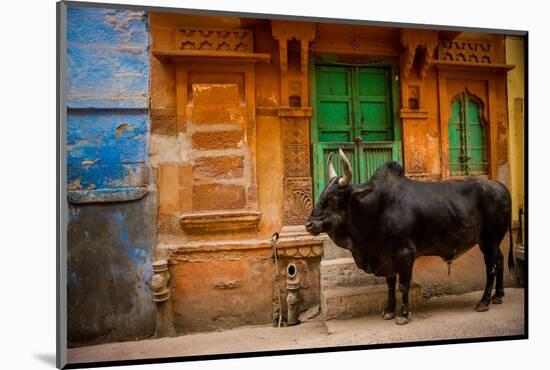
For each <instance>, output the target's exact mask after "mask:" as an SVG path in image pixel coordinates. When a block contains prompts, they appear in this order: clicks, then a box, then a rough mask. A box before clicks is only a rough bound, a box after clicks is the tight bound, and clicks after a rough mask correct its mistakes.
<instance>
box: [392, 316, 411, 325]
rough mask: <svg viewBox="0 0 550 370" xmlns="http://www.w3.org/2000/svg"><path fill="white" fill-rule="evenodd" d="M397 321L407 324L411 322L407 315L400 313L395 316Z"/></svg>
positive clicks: (397, 322) (398, 323) (399, 323)
mask: <svg viewBox="0 0 550 370" xmlns="http://www.w3.org/2000/svg"><path fill="white" fill-rule="evenodd" d="M395 323H396V324H397V325H405V324H408V323H409V319H408V318H407V317H405V316H402V315H399V316H397V317H396V318H395Z"/></svg>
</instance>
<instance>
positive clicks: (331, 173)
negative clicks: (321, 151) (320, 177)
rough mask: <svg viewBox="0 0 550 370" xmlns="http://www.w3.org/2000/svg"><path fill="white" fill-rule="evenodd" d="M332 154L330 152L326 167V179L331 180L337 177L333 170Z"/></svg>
mask: <svg viewBox="0 0 550 370" xmlns="http://www.w3.org/2000/svg"><path fill="white" fill-rule="evenodd" d="M333 154H334V153H333V152H330V154H329V155H328V159H327V166H328V178H329V179H333V178H335V177H338V174H337V173H336V170H335V169H334V165H333V164H332V155H333Z"/></svg>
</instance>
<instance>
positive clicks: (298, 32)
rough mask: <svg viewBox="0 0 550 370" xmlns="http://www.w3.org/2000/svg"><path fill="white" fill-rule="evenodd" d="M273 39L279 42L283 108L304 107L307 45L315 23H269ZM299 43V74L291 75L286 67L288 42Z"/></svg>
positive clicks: (306, 103) (273, 21) (305, 102)
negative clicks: (295, 41)
mask: <svg viewBox="0 0 550 370" xmlns="http://www.w3.org/2000/svg"><path fill="white" fill-rule="evenodd" d="M271 32H272V35H273V37H274V38H275V39H276V40H278V41H279V64H280V70H281V101H282V104H281V105H283V106H289V105H291V106H296V107H304V106H307V105H308V91H307V84H308V81H307V66H308V55H309V44H310V42H312V41H313V39H314V38H315V23H307V22H291V21H278V20H272V21H271ZM290 40H297V41H298V42H299V43H300V66H299V73H297V74H296V73H291V72H290V71H289V66H288V41H290Z"/></svg>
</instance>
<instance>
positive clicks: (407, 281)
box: [395, 256, 414, 325]
mask: <svg viewBox="0 0 550 370" xmlns="http://www.w3.org/2000/svg"><path fill="white" fill-rule="evenodd" d="M413 263H414V257H413V256H406V257H404V258H402V260H401V263H400V267H399V289H400V290H401V309H400V311H399V314H398V315H397V317H396V318H395V323H396V324H397V325H404V324H407V323H408V322H409V288H410V287H411V277H412V268H413Z"/></svg>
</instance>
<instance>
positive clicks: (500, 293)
mask: <svg viewBox="0 0 550 370" xmlns="http://www.w3.org/2000/svg"><path fill="white" fill-rule="evenodd" d="M496 280H497V282H496V289H495V294H494V295H493V297H492V298H491V303H494V304H500V303H502V297H504V256H503V255H502V252H501V250H500V248H499V249H498V253H497V266H496Z"/></svg>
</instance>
